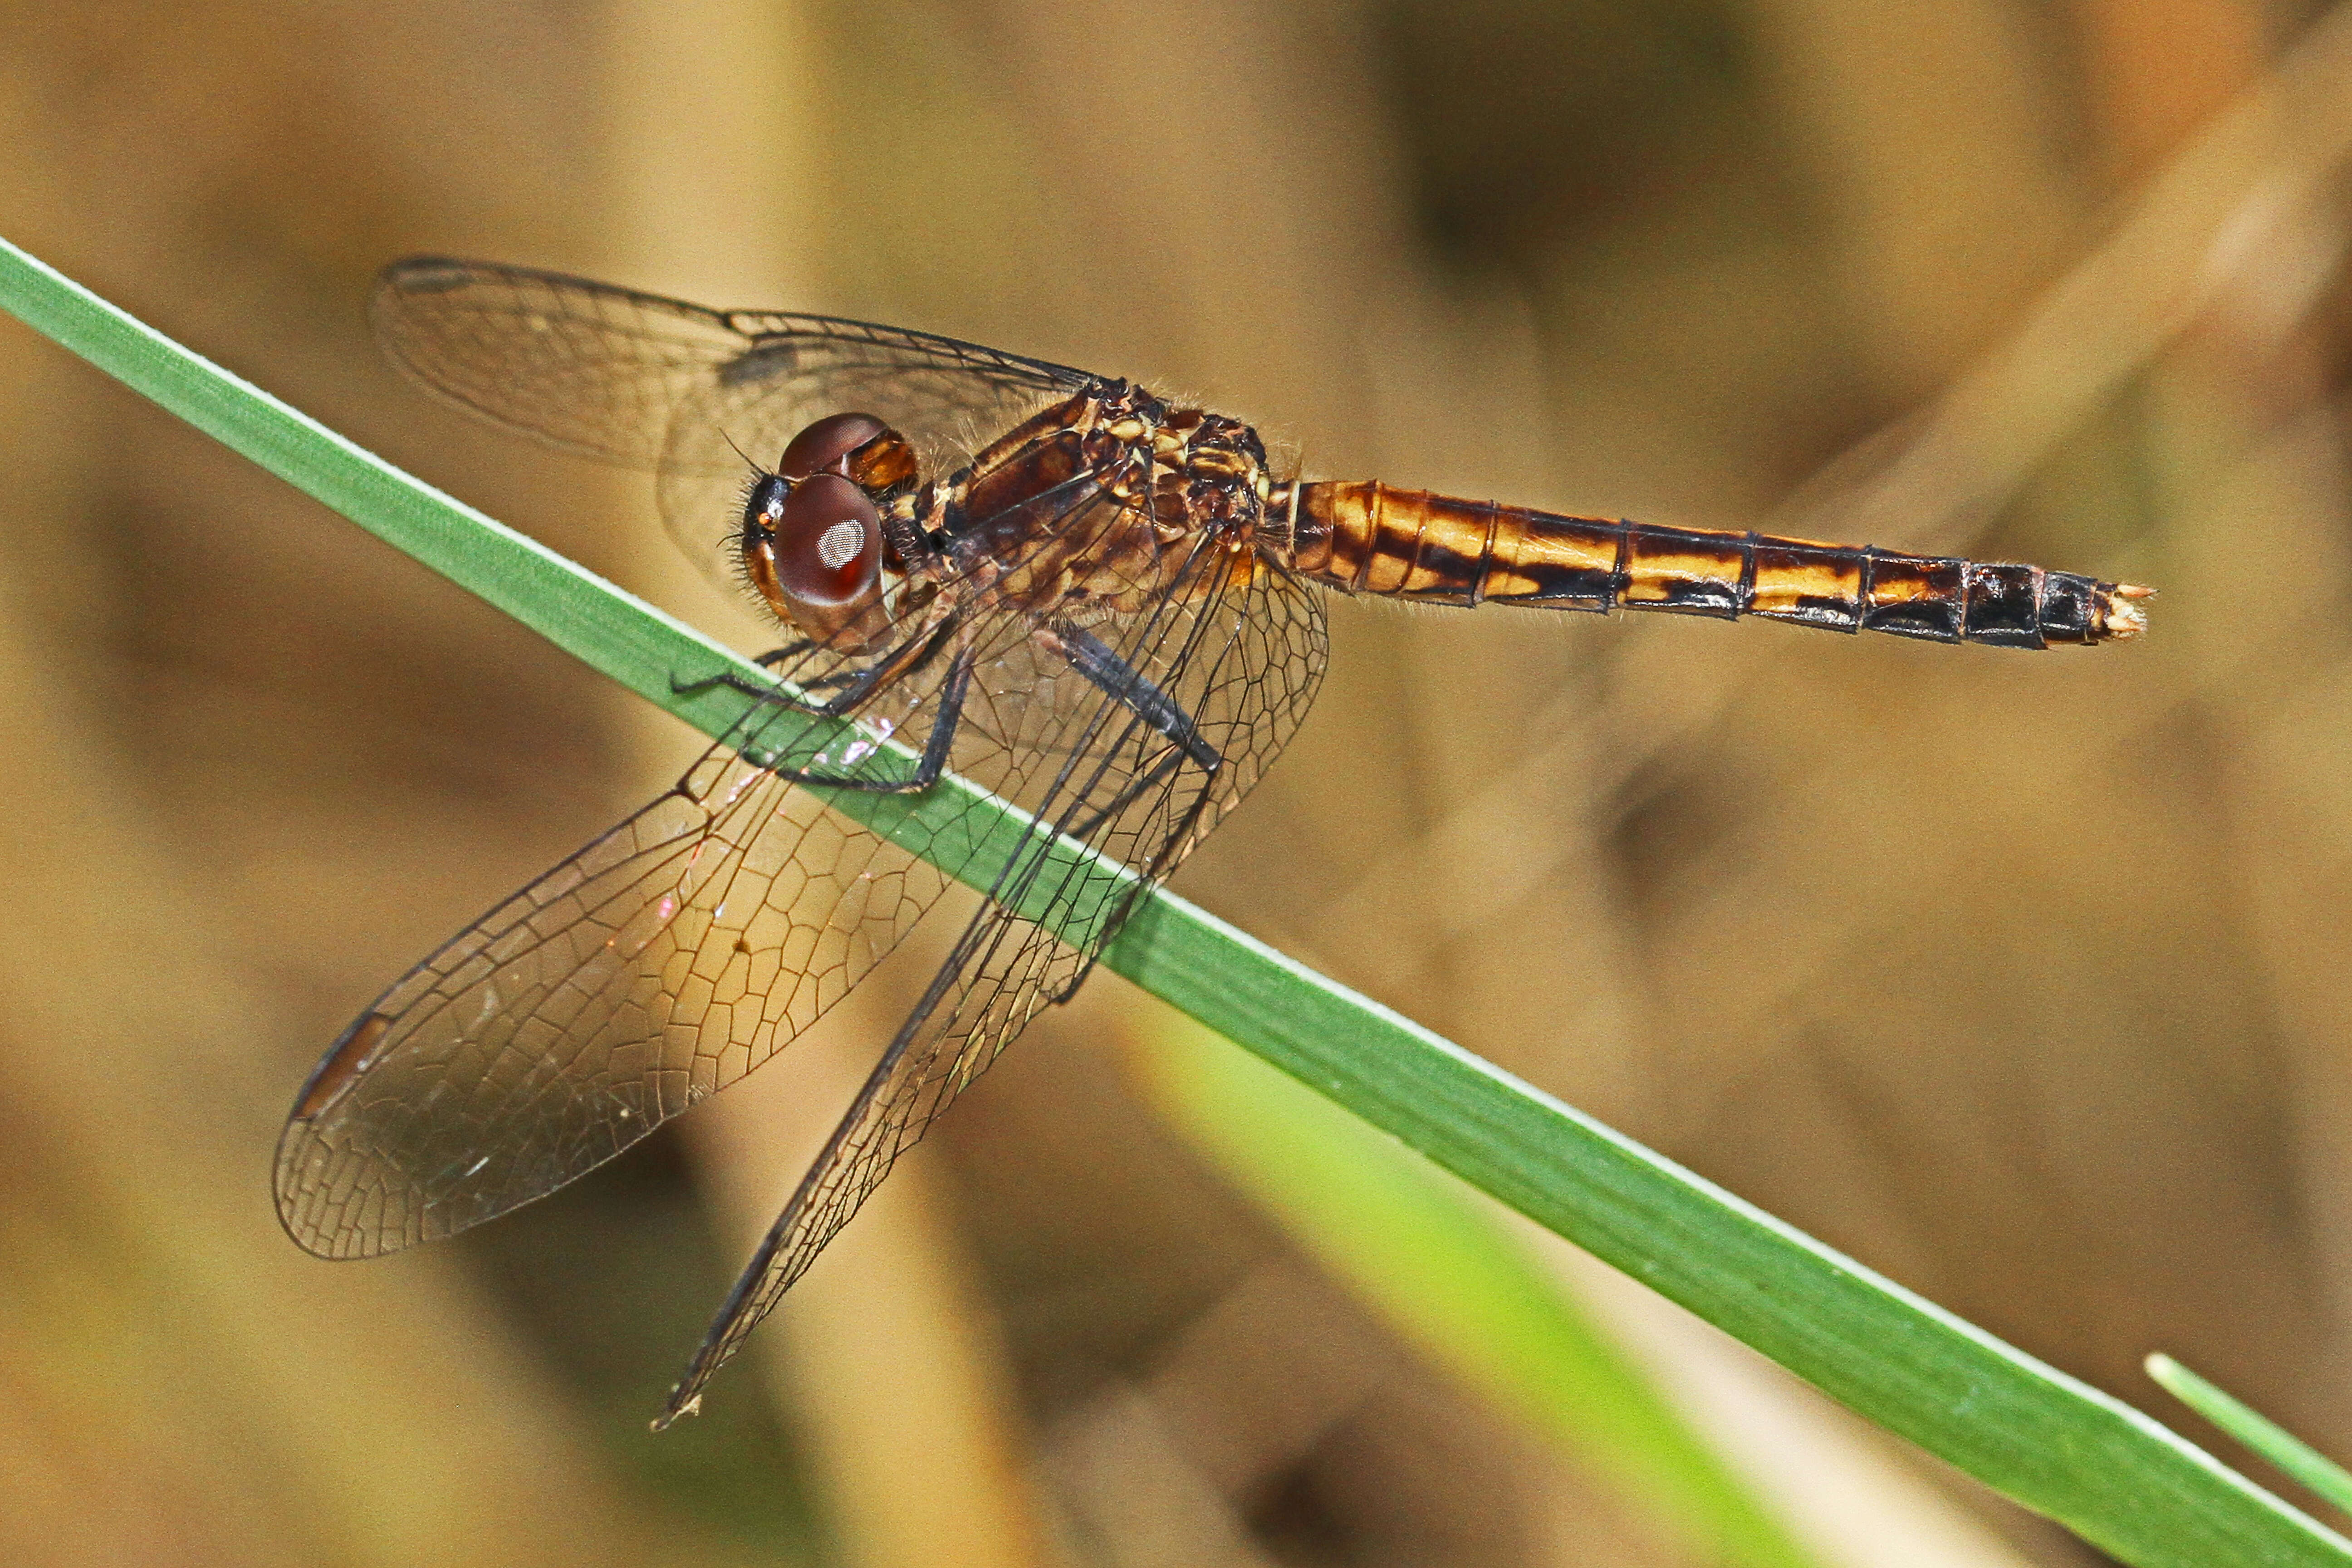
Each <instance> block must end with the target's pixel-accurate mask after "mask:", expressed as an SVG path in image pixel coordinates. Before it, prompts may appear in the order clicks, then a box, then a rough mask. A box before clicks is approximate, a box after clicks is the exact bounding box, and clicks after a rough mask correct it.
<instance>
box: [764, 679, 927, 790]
mask: <svg viewBox="0 0 2352 1568" xmlns="http://www.w3.org/2000/svg"><path fill="white" fill-rule="evenodd" d="M970 690H971V655H970V654H968V653H959V654H957V655H956V656H955V662H954V663H952V664H950V666H949V667H948V678H947V679H946V680H944V681H942V682H940V708H939V714H938V716H937V717H936V718H934V719H933V720H932V721H931V732H930V734H929V736H928V737H926V738H925V740H924V742H923V754H922V756H921V757H920V758H919V760H918V761H917V762H916V763H915V771H914V772H913V773H909V774H908V776H906V777H905V778H901V779H889V778H882V779H877V778H874V777H872V776H870V775H868V774H865V773H825V772H824V771H822V770H821V769H816V768H778V769H777V770H776V776H777V777H778V778H780V779H789V780H791V781H792V782H793V784H820V785H823V786H824V787H825V788H828V789H854V790H858V791H861V792H863V793H866V794H868V795H911V794H913V793H914V792H915V791H917V790H923V789H929V788H930V787H931V785H933V784H937V783H938V782H939V777H940V773H941V772H943V771H944V770H945V769H946V767H947V765H948V753H949V752H951V751H953V750H954V749H955V735H956V724H957V722H958V721H960V720H961V719H962V717H963V703H964V696H965V693H967V692H969V691H970Z"/></svg>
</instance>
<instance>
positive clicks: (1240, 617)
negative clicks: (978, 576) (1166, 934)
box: [661, 543, 1328, 1425]
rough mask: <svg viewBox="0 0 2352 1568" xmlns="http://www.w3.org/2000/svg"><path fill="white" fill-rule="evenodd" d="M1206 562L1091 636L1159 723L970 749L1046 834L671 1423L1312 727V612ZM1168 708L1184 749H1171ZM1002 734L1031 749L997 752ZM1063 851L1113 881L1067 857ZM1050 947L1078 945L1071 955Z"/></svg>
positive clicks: (761, 1265) (1075, 710) (1101, 699)
mask: <svg viewBox="0 0 2352 1568" xmlns="http://www.w3.org/2000/svg"><path fill="white" fill-rule="evenodd" d="M1195 549H1196V550H1197V551H1198V552H1199V555H1200V559H1197V560H1195V561H1194V562H1192V563H1191V564H1190V567H1189V569H1188V570H1187V571H1186V572H1185V574H1183V577H1182V579H1181V581H1180V582H1179V584H1177V587H1176V590H1175V591H1174V592H1173V593H1171V595H1169V596H1168V597H1167V598H1166V599H1164V600H1162V601H1161V602H1160V604H1159V605H1158V606H1157V607H1156V608H1154V609H1153V610H1151V611H1150V612H1149V613H1147V614H1142V615H1138V616H1129V617H1121V618H1118V619H1117V620H1112V621H1106V622H1102V623H1098V624H1097V625H1095V626H1092V627H1091V628H1090V631H1089V635H1091V636H1094V637H1097V638H1098V639H1099V640H1100V641H1101V643H1102V644H1103V645H1104V646H1106V647H1109V648H1111V649H1113V650H1114V651H1115V652H1116V654H1117V655H1118V659H1119V660H1120V661H1121V663H1123V664H1124V665H1125V667H1126V668H1129V669H1130V670H1132V671H1133V672H1135V674H1136V675H1137V676H1139V677H1140V678H1141V680H1142V681H1143V682H1148V683H1149V685H1150V689H1152V690H1153V691H1155V692H1157V693H1159V694H1160V695H1161V696H1164V697H1165V698H1167V699H1168V700H1169V704H1168V705H1167V706H1166V707H1162V706H1161V705H1160V704H1159V703H1157V702H1156V701H1153V700H1150V699H1148V698H1146V697H1143V696H1142V695H1141V693H1140V688H1139V687H1136V688H1130V689H1129V691H1128V692H1127V694H1126V696H1125V697H1124V699H1114V697H1113V696H1112V695H1111V694H1110V693H1109V692H1108V691H1107V690H1103V689H1097V691H1096V693H1095V696H1094V700H1090V701H1087V702H1084V703H1077V702H1065V703H1061V704H1045V703H1038V702H1034V701H1027V702H1024V704H1023V705H1022V706H1021V708H1020V710H1019V711H1018V712H1017V713H1013V714H1008V715H1000V716H999V718H998V721H997V722H996V723H995V725H994V726H993V727H987V726H983V727H982V728H983V730H984V731H985V733H986V734H987V735H989V736H990V737H992V739H989V740H985V741H976V742H974V744H975V745H976V746H981V745H993V746H996V747H997V748H998V752H999V757H1000V766H999V768H998V770H997V772H998V788H999V790H1000V793H1003V794H1004V795H1008V796H1010V797H1012V798H1013V799H1015V800H1017V801H1019V802H1020V803H1021V804H1023V805H1025V806H1027V807H1028V809H1029V810H1030V812H1031V813H1032V815H1033V816H1034V817H1035V818H1036V819H1037V821H1038V823H1039V824H1040V825H1041V826H1040V828H1039V829H1038V830H1036V831H1034V832H1033V833H1032V834H1031V835H1030V836H1029V837H1026V838H1025V839H1024V841H1023V842H1022V843H1021V844H1020V845H1019V846H1018V847H1016V848H1015V849H1014V851H1013V853H1012V855H1011V856H1010V857H1009V858H1007V860H1006V861H1005V863H1004V866H1003V870H1002V871H1001V872H1000V874H999V876H998V878H997V879H996V881H995V882H994V884H993V886H992V888H991V889H990V893H991V901H990V903H989V905H988V906H987V907H986V908H984V909H983V910H982V911H981V913H980V914H979V915H978V916H977V917H975V919H974V920H973V921H972V923H971V925H970V927H968V928H967V930H966V931H965V932H964V934H963V936H962V938H961V941H960V942H958V944H957V946H956V948H955V951H954V952H953V953H952V954H951V956H950V958H949V960H948V962H947V963H946V964H945V965H944V966H943V967H942V968H941V970H940V973H939V975H938V977H937V978H936V979H935V980H934V981H933V982H932V984H931V985H930V987H929V990H928V991H927V992H926V994H924V997H923V999H922V1001H921V1003H920V1004H919V1005H918V1006H917V1008H916V1009H915V1011H914V1013H913V1015H912V1016H910V1017H909V1018H908V1020H907V1022H906V1024H905V1025H904V1026H902V1027H901V1029H900V1030H899V1032H898V1036H897V1037H895V1038H894V1039H893V1040H892V1041H891V1044H890V1047H889V1048H888V1050H887V1052H886V1053H885V1054H884V1056H883V1058H882V1060H881V1062H880V1064H879V1065H878V1066H877V1068H875V1070H874V1073H873V1075H872V1077H871V1078H870V1079H868V1080H867V1082H866V1086H865V1088H864V1089H863V1090H862V1091H861V1092H860V1093H859V1095H858V1097H857V1099H856V1101H855V1102H854V1103H853V1105H852V1106H851V1108H850V1110H849V1113H848V1115H847V1116H846V1117H845V1119H844V1120H843V1121H842V1123H841V1125H840V1127H839V1128H838V1129H837V1130H836V1131H835V1133H834V1135H833V1137H832V1139H831V1141H830V1142H828V1144H827V1145H826V1148H825V1150H824V1153H823V1154H822V1155H820V1156H819V1158H818V1160H817V1162H816V1163H815V1164H814V1166H813V1167H812V1168H811V1169H810V1171H809V1173H807V1175H806V1176H805V1177H803V1180H802V1182H801V1184H800V1186H799V1188H798V1189H797V1190H796V1191H795V1192H794V1194H793V1198H792V1201H791V1203H790V1204H789V1205H787V1206H786V1208H785V1209H784V1212H783V1213H782V1215H781V1216H780V1217H779V1218H778V1219H777V1221H776V1223H775V1225H774V1226H773V1227H772V1229H771V1230H770V1231H769V1233H768V1235H767V1237H766V1238H765V1240H764V1241H763V1242H762V1244H761V1247H760V1248H759V1250H758V1251H757V1252H756V1253H755V1254H754V1256H753V1258H752V1259H751V1265H750V1267H749V1268H747V1269H746V1270H745V1272H744V1274H743V1276H742V1278H741V1279H740V1280H739V1281H738V1282H737V1284H736V1287H735V1289H734V1291H733V1293H732V1294H731V1295H730V1298H729V1300H728V1302H727V1305H726V1306H725V1308H724V1309H723V1310H721V1312H720V1314H719V1318H718V1320H717V1321H715V1322H714V1323H713V1324H712V1326H711V1329H710V1331H709V1334H708V1335H707V1336H706V1338H705V1339H704V1341H703V1343H702V1345H701V1348H700V1349H699V1350H698V1352H696V1354H695V1357H694V1360H693V1362H692V1363H691V1364H690V1365H689V1366H688V1371H687V1373H686V1376H685V1377H684V1379H683V1380H681V1382H680V1383H679V1384H678V1385H677V1389H676V1390H675V1391H674V1392H673V1394H672V1395H671V1399H670V1403H669V1405H668V1407H667V1410H666V1411H665V1413H664V1415H663V1416H662V1420H661V1424H664V1425H666V1424H667V1422H669V1421H670V1420H673V1419H675V1418H676V1417H677V1415H681V1414H684V1413H685V1412H687V1411H688V1410H691V1409H692V1408H694V1406H695V1405H696V1404H697V1402H698V1399H699V1398H700V1395H701V1392H702V1388H703V1385H704V1384H705V1383H706V1382H707V1381H708V1380H709V1377H710V1375H711V1373H714V1372H716V1371H717V1370H718V1368H719V1366H720V1365H721V1364H722V1363H725V1362H726V1361H727V1360H728V1358H729V1357H730V1356H731V1355H733V1354H734V1352H735V1350H736V1349H737V1347H738V1346H739V1345H740V1343H741V1342H742V1341H743V1338H744V1336H745V1335H746V1334H748V1333H749V1332H750V1331H751V1329H752V1327H753V1325H755V1324H756V1323H757V1322H758V1321H760V1319H761V1318H762V1317H763V1316H765V1315H766V1314H767V1312H768V1311H769V1310H771V1309H772V1307H773V1306H774V1305H775V1303H776V1301H777V1300H778V1299H779V1298H781V1297H782V1294H783V1292H784V1291H785V1290H786V1289H789V1288H790V1287H791V1285H792V1284H793V1281H794V1280H795V1279H798V1278H799V1277H800V1276H801V1274H802V1273H803V1271H804V1270H805V1269H806V1268H808V1266H809V1264H810V1263H811V1262H812V1261H814V1258H815V1257H816V1255H817V1253H818V1252H819V1251H820V1250H822V1249H823V1247H824V1245H825V1244H826V1242H828V1241H830V1240H831V1239H832V1237H834V1235H835V1233H836V1232H838V1231H839V1230H840V1228H841V1227H842V1226H843V1225H845V1224H846V1223H847V1222H848V1220H849V1218H850V1216H851V1215H853V1214H855V1213H856V1210H857V1208H858V1206H859V1205H861V1204H862V1203H863V1202H864V1201H865V1199H866V1195H867V1194H869V1193H871V1192H872V1191H873V1190H874V1188H875V1187H876V1186H877V1185H878V1184H880V1183H881V1181H882V1179H883V1177H884V1176H886V1175H887V1173H889V1170H890V1167H891V1165H892V1164H893V1163H895V1162H896V1160H897V1159H898V1156H899V1154H901V1153H903V1152H905V1151H906V1150H907V1149H908V1148H909V1147H911V1146H912V1145H913V1144H914V1143H915V1142H917V1141H918V1140H919V1139H920V1138H921V1137H922V1135H923V1133H924V1131H925V1130H926V1129H927V1128H929V1125H930V1124H931V1122H932V1121H934V1120H936V1119H937V1118H938V1117H939V1116H940V1113H941V1112H942V1111H944V1110H946V1109H947V1107H948V1105H949V1104H950V1102H951V1101H952V1100H954V1099H955V1097H956V1096H957V1095H958V1094H959V1093H961V1091H962V1089H964V1088H965V1087H966V1086H967V1085H968V1084H970V1083H971V1081H972V1080H973V1079H976V1078H977V1077H978V1076H979V1075H980V1074H981V1073H982V1071H984V1070H985V1069H986V1068H988V1066H989V1065H990V1064H991V1063H992V1062H993V1061H994V1060H995V1058H996V1056H997V1054H998V1053H999V1052H1000V1051H1002V1050H1003V1048H1004V1047H1005V1045H1006V1044H1007V1043H1008V1042H1009V1041H1011V1040H1012V1039H1013V1037H1014V1036H1015V1035H1017V1034H1019V1033H1020V1031H1021V1029H1022V1027H1023V1026H1024V1025H1025V1024H1026V1023H1027V1022H1028V1020H1029V1019H1030V1018H1031V1017H1032V1016H1034V1015H1035V1014H1036V1012H1037V1011H1038V1009H1039V1008H1041V1007H1043V1006H1044V1005H1045V1004H1046V1003H1048V1002H1053V1001H1059V1000H1062V999H1064V998H1066V997H1067V996H1068V995H1069V994H1071V993H1072V992H1073V991H1074V990H1075V989H1076V986H1077V984H1079V982H1080V981H1081V980H1083V979H1084V978H1085V976H1086V973H1087V971H1088V969H1089V968H1090V967H1091V966H1092V964H1093V963H1094V962H1095V959H1096V957H1097V954H1098V953H1099V952H1101V950H1102V947H1103V945H1104V943H1105V942H1108V940H1109V939H1110V937H1111V936H1112V935H1114V934H1115V933H1116V932H1117V931H1118V926H1119V924H1120V923H1121V922H1122V921H1124V920H1125V918H1126V916H1127V913H1128V911H1129V910H1130V909H1131V908H1132V906H1133V902H1134V900H1135V899H1136V898H1137V897H1139V895H1140V894H1141V892H1143V891H1145V890H1147V889H1149V887H1150V886H1151V885H1153V884H1156V883H1157V882H1159V881H1160V880H1162V879H1165V878H1166V877H1167V876H1168V875H1169V874H1170V873H1171V871H1172V870H1174V868H1175V867H1176V865H1177V864H1178V862H1180V861H1181V859H1182V858H1183V857H1184V856H1185V855H1186V854H1188V853H1189V852H1190V851H1191V850H1192V847H1194V846H1195V845H1197V844H1198V843H1199V842H1200V841H1201V839H1202V837H1204V836H1205V835H1206V834H1207V833H1208V832H1209V831H1210V829H1211V828H1213V826H1215V825H1216V823H1217V821H1218V819H1219V818H1221V817H1222V816H1223V815H1224V813H1225V812H1227V811H1228V810H1230V809H1231V808H1232V807H1233V805H1234V804H1235V803H1236V802H1237V801H1239V800H1240V799H1241V797H1242V795H1244V793H1246V792H1247V791H1248V789H1249V788H1250V787H1251V786H1252V785H1253V784H1255V782H1256V781H1257V779H1258V777H1259V776H1260V775H1261V774H1262V773H1264V772H1265V768H1266V767H1267V766H1268V765H1269V764H1270V763H1272V762H1273V760H1274V758H1275V756H1276V754H1277V753H1278V752H1280V751H1281V750H1282V748H1283V746H1284V745H1285V744H1286V742H1288V741H1289V739H1290V736H1291V734H1292V733H1293V732H1294V731H1296V729H1297V725H1298V722H1299V721H1300V720H1301V719H1302V718H1303V717H1304V716H1305V714H1306V711H1307V706H1308V704H1309V703H1311V702H1312V700H1314V695H1315V690H1316V688H1317V686H1318V683H1319V681H1320V679H1321V676H1322V670H1323V665H1324V660H1325V656H1326V651H1327V646H1328V645H1327V640H1326V636H1325V630H1324V621H1323V612H1322V605H1321V602H1320V600H1319V599H1318V597H1316V596H1315V595H1313V594H1312V593H1311V592H1310V591H1308V590H1307V589H1306V588H1305V587H1304V586H1303V585H1302V584H1299V583H1298V582H1297V581H1296V580H1295V579H1292V578H1290V577H1288V576H1287V575H1286V574H1282V573H1280V572H1279V571H1277V570H1276V569H1274V568H1272V567H1270V566H1269V565H1267V564H1266V563H1264V562H1261V561H1256V560H1255V559H1253V558H1250V557H1246V556H1244V557H1242V558H1240V559H1239V560H1238V561H1236V559H1235V558H1234V556H1232V555H1230V554H1228V553H1226V552H1223V550H1222V549H1220V548H1218V547H1216V546H1215V545H1214V544H1208V543H1202V544H1196V546H1195ZM1031 640H1032V644H1033V646H1034V640H1035V639H1034V638H1033V639H1031ZM992 689H996V688H995V687H994V686H993V685H992ZM1015 689H1019V688H1015ZM1023 694H1024V697H1025V696H1029V695H1033V694H1034V692H1033V691H1024V693H1023ZM1171 709H1172V710H1176V711H1180V712H1181V713H1182V714H1183V715H1185V716H1187V717H1188V718H1189V721H1190V725H1191V729H1190V732H1189V733H1187V734H1181V736H1180V735H1178V734H1171V732H1170V726H1169V725H1168V723H1167V721H1166V714H1167V713H1168V711H1169V710H1171ZM1155 715H1156V717H1155ZM1005 735H1019V736H1020V737H1021V741H1020V743H1019V744H1018V745H1017V746H1012V747H1007V746H1004V745H1003V742H1002V739H1001V737H1003V736H1005ZM1061 836H1066V837H1068V838H1070V839H1074V840H1076V841H1077V842H1078V843H1080V844H1083V845H1085V846H1087V847H1089V848H1091V849H1092V850H1094V851H1095V852H1096V853H1097V855H1099V856H1101V857H1104V858H1107V859H1108V861H1109V862H1112V863H1114V864H1112V865H1108V866H1107V865H1106V864H1104V862H1103V861H1102V860H1097V859H1092V858H1087V857H1072V856H1070V855H1069V854H1068V853H1067V851H1066V849H1063V848H1057V846H1056V840H1057V838H1059V837H1061ZM1118 863H1123V865H1124V866H1125V867H1128V868H1132V871H1131V873H1130V872H1128V871H1122V870H1120V869H1118ZM1053 928H1059V929H1062V930H1065V931H1074V932H1075V933H1076V934H1075V936H1074V939H1073V940H1070V941H1064V940H1062V939H1059V938H1057V937H1055V935H1053V934H1052V929H1053Z"/></svg>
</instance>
